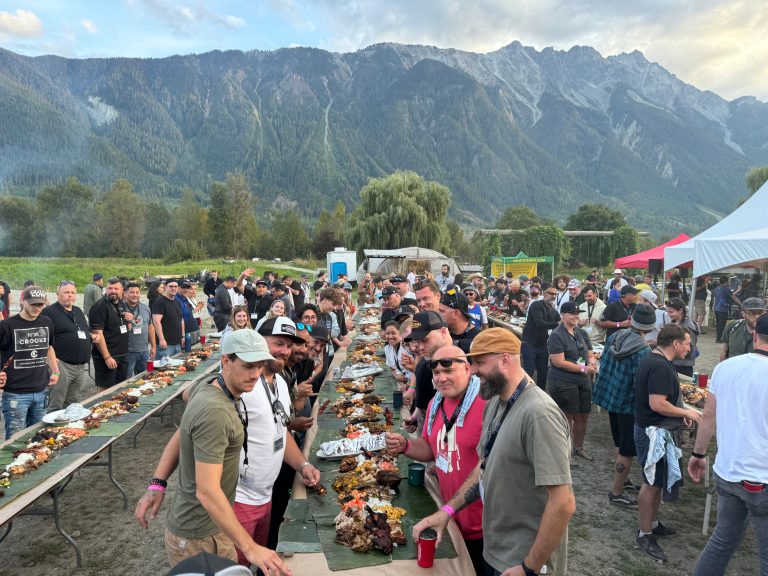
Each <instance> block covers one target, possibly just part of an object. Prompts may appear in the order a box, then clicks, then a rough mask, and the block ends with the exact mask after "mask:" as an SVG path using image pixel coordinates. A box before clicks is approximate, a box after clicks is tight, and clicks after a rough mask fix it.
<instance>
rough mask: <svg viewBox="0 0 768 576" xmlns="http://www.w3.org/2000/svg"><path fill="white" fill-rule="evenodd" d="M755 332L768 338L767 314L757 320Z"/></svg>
mask: <svg viewBox="0 0 768 576" xmlns="http://www.w3.org/2000/svg"><path fill="white" fill-rule="evenodd" d="M755 331H756V332H757V333H758V334H762V335H764V336H768V314H763V315H762V316H760V318H758V319H757V327H756V328H755Z"/></svg>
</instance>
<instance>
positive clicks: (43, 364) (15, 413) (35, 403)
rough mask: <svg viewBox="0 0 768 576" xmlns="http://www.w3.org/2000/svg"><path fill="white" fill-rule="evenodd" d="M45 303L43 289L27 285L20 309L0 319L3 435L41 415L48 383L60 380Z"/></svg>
mask: <svg viewBox="0 0 768 576" xmlns="http://www.w3.org/2000/svg"><path fill="white" fill-rule="evenodd" d="M47 303H48V301H47V299H46V294H45V290H43V289H42V288H40V287H39V286H28V287H27V288H25V289H24V291H23V292H22V293H21V312H19V313H18V314H16V315H15V316H11V317H10V318H8V320H5V321H3V322H0V352H2V360H1V361H2V364H3V366H2V371H0V388H2V389H4V392H3V417H4V419H5V437H6V438H10V437H11V436H13V435H14V434H16V432H18V431H19V430H23V429H24V428H26V427H27V426H32V424H35V423H36V422H40V420H42V419H43V416H45V408H46V406H47V404H48V402H47V395H48V387H49V386H54V385H55V384H56V383H57V382H58V381H59V364H58V361H57V360H56V353H55V352H54V350H53V322H51V319H50V318H48V317H47V316H42V315H41V313H42V311H43V308H45V305H46V304H47Z"/></svg>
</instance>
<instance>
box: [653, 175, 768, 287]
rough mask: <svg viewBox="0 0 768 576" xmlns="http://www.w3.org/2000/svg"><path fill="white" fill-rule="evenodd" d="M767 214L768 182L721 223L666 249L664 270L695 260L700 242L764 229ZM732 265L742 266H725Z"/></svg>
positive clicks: (696, 274)
mask: <svg viewBox="0 0 768 576" xmlns="http://www.w3.org/2000/svg"><path fill="white" fill-rule="evenodd" d="M766 213H768V182H766V183H765V184H763V185H762V186H761V187H760V189H759V190H758V191H757V192H755V193H754V194H753V195H752V196H750V198H749V199H748V200H747V201H746V202H744V204H742V205H741V206H739V207H738V208H736V210H734V211H733V212H731V213H730V214H729V215H728V216H726V217H725V218H723V219H722V220H720V222H718V223H716V224H714V225H713V226H711V227H710V228H707V229H706V230H704V232H702V233H701V234H699V235H697V236H694V237H693V238H691V239H690V240H688V241H687V242H683V243H682V244H678V245H677V246H669V247H668V248H665V249H664V270H665V271H667V270H671V269H672V268H676V267H677V266H680V264H685V263H686V262H690V261H691V260H694V246H695V243H696V242H697V241H699V240H704V239H707V238H718V237H721V236H730V235H732V234H739V233H742V232H747V231H750V230H757V229H758V228H760V229H762V228H764V227H765V223H766V220H765V215H766ZM731 264H733V265H736V264H741V262H738V261H736V260H732V261H731V262H729V263H727V264H725V266H728V265H731ZM725 266H722V267H725ZM710 271H711V270H710ZM698 275H700V274H698V270H697V271H696V273H694V276H698Z"/></svg>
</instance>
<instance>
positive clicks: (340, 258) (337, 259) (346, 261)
mask: <svg viewBox="0 0 768 576" xmlns="http://www.w3.org/2000/svg"><path fill="white" fill-rule="evenodd" d="M326 259H327V265H328V281H329V282H330V283H333V282H336V278H338V275H339V274H346V275H347V277H348V278H349V281H350V282H351V283H354V282H355V275H356V274H357V253H356V252H355V251H354V250H347V249H346V248H344V247H343V246H338V247H336V248H334V250H333V252H328V253H327V255H326Z"/></svg>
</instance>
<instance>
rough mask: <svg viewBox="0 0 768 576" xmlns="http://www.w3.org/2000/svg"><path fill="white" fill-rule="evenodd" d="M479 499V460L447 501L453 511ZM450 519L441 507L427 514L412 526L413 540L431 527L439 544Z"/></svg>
mask: <svg viewBox="0 0 768 576" xmlns="http://www.w3.org/2000/svg"><path fill="white" fill-rule="evenodd" d="M479 499H480V462H478V464H477V466H475V469H474V470H472V472H470V473H469V476H467V479H466V480H465V481H464V483H463V484H462V485H461V488H459V489H458V491H457V492H456V494H454V495H453V498H451V499H450V500H449V501H448V504H447V505H448V506H450V507H451V508H453V511H454V513H456V512H458V511H459V510H463V509H464V508H466V507H467V506H469V505H470V504H472V502H475V501H477V500H479ZM450 519H451V515H450V514H448V512H446V511H445V510H443V509H440V510H438V511H437V512H435V513H434V514H432V515H431V516H427V517H426V518H424V519H423V520H422V521H421V522H419V523H418V524H416V526H414V527H413V540H414V541H418V539H419V534H421V532H422V531H423V530H424V529H425V528H433V529H434V530H436V531H437V544H438V545H439V544H440V540H442V538H443V531H444V530H445V527H446V526H448V521H449V520H450Z"/></svg>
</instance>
